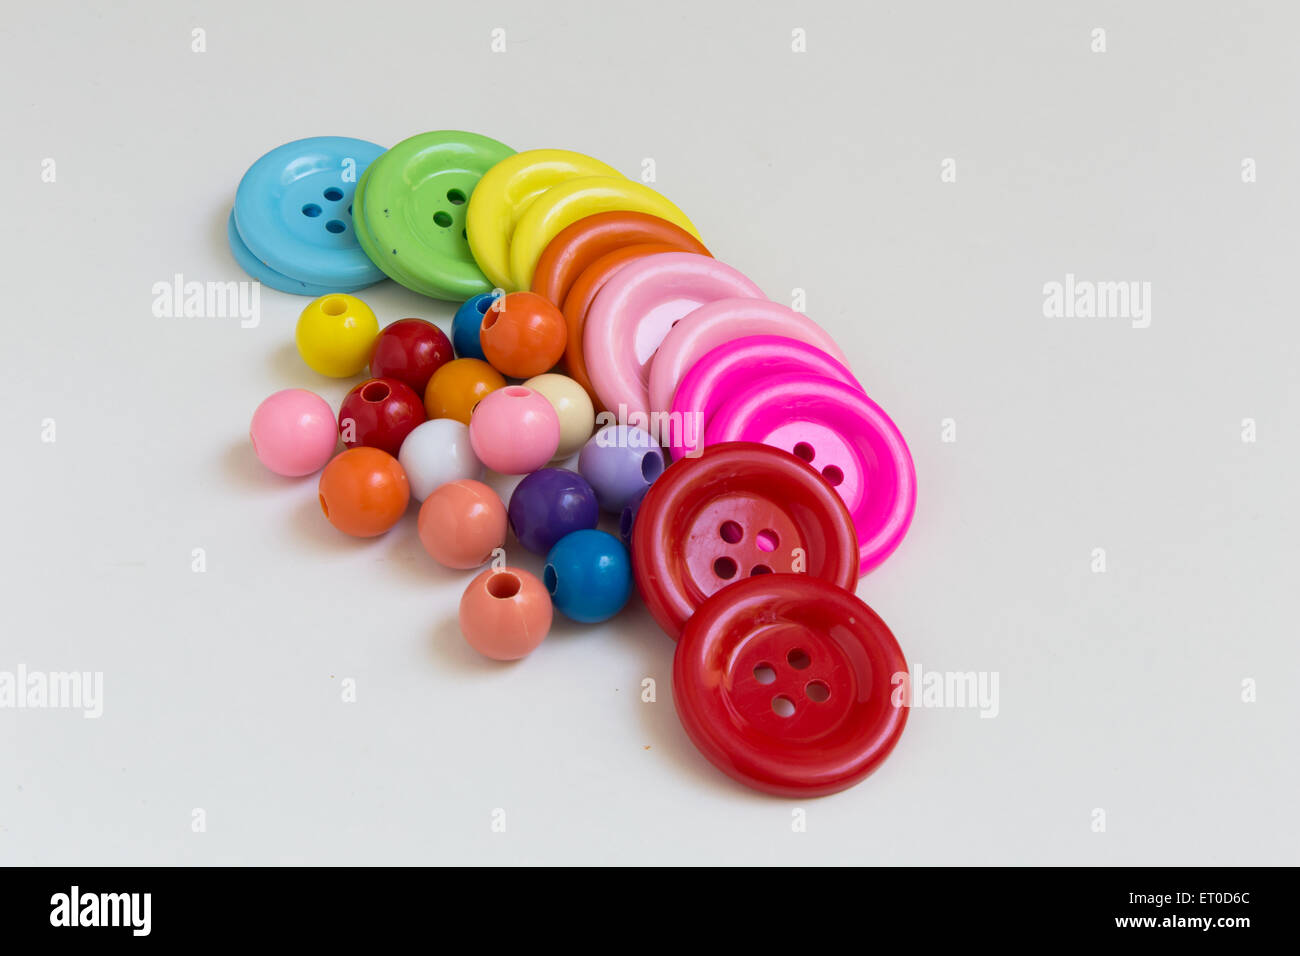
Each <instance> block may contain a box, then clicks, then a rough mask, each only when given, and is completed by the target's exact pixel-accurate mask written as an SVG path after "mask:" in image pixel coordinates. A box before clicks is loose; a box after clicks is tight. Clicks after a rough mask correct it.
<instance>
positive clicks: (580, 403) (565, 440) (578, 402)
mask: <svg viewBox="0 0 1300 956" xmlns="http://www.w3.org/2000/svg"><path fill="white" fill-rule="evenodd" d="M524 386H525V387H526V388H531V389H532V390H533V391H535V392H541V393H542V394H543V395H545V396H546V400H547V401H548V402H550V403H551V405H552V406H553V407H554V408H555V414H556V415H557V416H558V417H559V419H560V447H559V450H558V451H556V453H555V458H554V459H553V460H554V461H561V460H562V459H565V458H568V457H569V456H570V455H572V454H574V453H575V452H577V451H578V450H580V449H581V448H582V446H583V445H585V444H586V443H587V439H588V438H590V437H591V432H592V429H594V428H595V427H596V409H595V408H593V407H592V404H591V396H590V395H588V394H587V390H586V389H584V388H583V387H582V386H581V385H579V384H578V383H577V382H575V381H574V380H573V379H571V378H569V377H568V376H567V375H557V374H556V373H554V372H547V373H546V374H545V375H538V376H536V377H534V378H530V379H529V380H528V381H526V382H524Z"/></svg>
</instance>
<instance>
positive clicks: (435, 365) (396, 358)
mask: <svg viewBox="0 0 1300 956" xmlns="http://www.w3.org/2000/svg"><path fill="white" fill-rule="evenodd" d="M451 360H452V354H451V339H449V338H447V334H446V333H445V332H443V331H442V329H440V328H438V327H437V326H436V325H434V324H433V323H432V322H426V321H425V320H424V319H398V320H397V321H396V322H394V323H393V324H392V325H390V326H387V327H386V328H385V329H384V330H383V331H382V332H380V333H379V337H378V338H376V339H375V345H374V348H373V349H372V350H371V353H370V374H371V375H372V376H374V377H375V378H395V379H397V380H398V381H399V382H405V383H406V384H407V385H409V386H411V388H413V389H415V390H416V391H417V392H418V393H419V394H421V395H423V394H424V388H425V386H426V385H428V384H429V379H431V378H432V377H433V373H434V372H436V371H438V369H440V368H442V367H443V366H444V365H446V364H447V363H448V362H450V361H451Z"/></svg>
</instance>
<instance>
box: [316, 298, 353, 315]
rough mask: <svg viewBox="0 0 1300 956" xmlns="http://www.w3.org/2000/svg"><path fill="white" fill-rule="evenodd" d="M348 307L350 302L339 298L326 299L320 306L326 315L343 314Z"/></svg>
mask: <svg viewBox="0 0 1300 956" xmlns="http://www.w3.org/2000/svg"><path fill="white" fill-rule="evenodd" d="M347 308H348V304H347V303H346V302H344V301H343V300H342V299H339V298H333V299H326V300H325V301H324V302H322V303H321V307H320V309H321V311H322V312H324V313H325V314H326V315H342V314H343V313H344V312H346V311H347Z"/></svg>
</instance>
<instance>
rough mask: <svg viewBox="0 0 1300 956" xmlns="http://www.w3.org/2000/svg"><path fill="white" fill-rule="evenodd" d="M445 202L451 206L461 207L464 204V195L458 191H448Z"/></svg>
mask: <svg viewBox="0 0 1300 956" xmlns="http://www.w3.org/2000/svg"><path fill="white" fill-rule="evenodd" d="M447 202H449V203H451V204H452V205H453V206H463V205H464V204H465V194H464V193H463V192H461V191H460V190H459V189H448V190H447Z"/></svg>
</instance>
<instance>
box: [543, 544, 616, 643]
mask: <svg viewBox="0 0 1300 956" xmlns="http://www.w3.org/2000/svg"><path fill="white" fill-rule="evenodd" d="M542 583H543V584H545V585H546V590H548V591H550V592H551V601H552V603H554V604H555V607H556V608H557V609H558V610H559V612H560V613H561V614H563V615H564V616H565V617H570V618H572V619H573V620H575V621H581V622H582V623H584V624H595V623H596V622H598V621H605V620H608V619H609V618H611V617H613V616H614V615H615V614H617V613H618V612H619V611H621V610H622V609H623V605H625V604H627V600H628V598H629V597H631V596H632V561H631V560H630V559H629V558H628V554H627V548H625V547H623V543H622V542H621V541H619V540H618V538H616V537H614V536H613V535H612V534H606V533H605V532H604V531H595V530H587V531H575V532H573V534H570V535H566V536H565V537H563V538H561V539H560V541H559V543H558V544H556V546H555V547H553V548H551V551H550V553H549V554H547V555H546V567H545V568H544V569H543V571H542Z"/></svg>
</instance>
